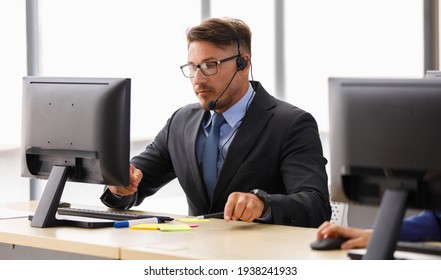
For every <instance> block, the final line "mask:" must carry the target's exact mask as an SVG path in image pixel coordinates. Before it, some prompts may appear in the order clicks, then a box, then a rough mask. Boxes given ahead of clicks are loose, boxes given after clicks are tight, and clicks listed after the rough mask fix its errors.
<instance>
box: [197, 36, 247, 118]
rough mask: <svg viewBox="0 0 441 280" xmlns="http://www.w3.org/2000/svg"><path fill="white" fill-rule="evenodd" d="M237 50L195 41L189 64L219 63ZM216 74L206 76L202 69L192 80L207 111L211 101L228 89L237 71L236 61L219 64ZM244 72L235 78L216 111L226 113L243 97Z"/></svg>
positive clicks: (218, 103) (200, 101)
mask: <svg viewBox="0 0 441 280" xmlns="http://www.w3.org/2000/svg"><path fill="white" fill-rule="evenodd" d="M237 52H238V51H237V48H236V49H235V48H234V47H231V48H225V49H223V48H219V47H218V46H216V45H215V44H213V43H211V42H208V41H194V42H192V43H190V45H189V47H188V63H190V64H194V65H198V64H201V63H204V62H207V61H218V60H222V59H225V58H228V57H231V56H234V55H236V54H237ZM217 67H218V71H217V73H216V74H214V75H211V76H206V75H204V74H203V73H202V71H201V70H200V69H197V71H196V75H195V76H194V77H193V78H190V80H191V83H192V85H193V90H194V92H195V94H196V96H197V98H198V99H199V103H200V104H201V107H202V108H203V109H207V104H208V102H210V101H214V100H216V99H217V98H218V97H219V96H220V95H221V94H222V92H223V91H224V90H225V89H226V88H227V86H228V83H229V82H230V80H231V79H232V78H233V76H234V75H235V73H236V71H237V64H236V59H232V60H229V61H226V62H223V63H221V64H218V66H217ZM241 72H242V71H239V72H238V73H237V74H236V76H235V77H234V79H233V81H232V82H231V84H230V85H229V86H228V88H227V89H226V91H225V93H224V94H223V95H222V97H221V98H220V99H219V100H218V101H217V103H216V108H217V109H216V111H218V112H224V111H225V110H227V109H228V108H229V107H231V106H232V105H233V104H234V103H236V102H237V101H238V100H239V99H240V98H241V97H242V95H243V94H242V89H241V83H242V82H243V74H242V73H241Z"/></svg>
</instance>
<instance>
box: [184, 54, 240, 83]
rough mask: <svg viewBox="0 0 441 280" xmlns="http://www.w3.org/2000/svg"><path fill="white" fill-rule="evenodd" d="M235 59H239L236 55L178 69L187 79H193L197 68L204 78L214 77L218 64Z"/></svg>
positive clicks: (186, 65)
mask: <svg viewBox="0 0 441 280" xmlns="http://www.w3.org/2000/svg"><path fill="white" fill-rule="evenodd" d="M237 57H239V55H238V54H236V55H233V56H230V57H227V58H224V59H221V60H218V61H205V62H203V63H201V64H197V65H194V64H190V63H188V64H185V65H182V66H181V67H180V68H181V71H182V74H184V76H185V77H187V78H194V76H196V71H197V70H198V68H199V69H201V72H202V73H203V74H204V75H205V76H211V75H214V74H216V73H217V66H218V65H219V64H221V63H223V62H226V61H229V60H232V59H234V58H237Z"/></svg>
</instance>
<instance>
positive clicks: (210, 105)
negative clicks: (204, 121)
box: [207, 69, 240, 110]
mask: <svg viewBox="0 0 441 280" xmlns="http://www.w3.org/2000/svg"><path fill="white" fill-rule="evenodd" d="M239 70H240V69H237V70H236V72H234V75H233V77H231V80H230V81H229V82H228V85H227V86H226V87H225V89H224V91H222V93H221V94H220V95H219V96H218V97H217V98H216V100H211V101H209V102H208V104H207V108H208V110H214V109H216V104H217V101H219V99H220V98H221V97H222V95H224V93H225V92H226V91H227V89H228V87H229V86H230V84H231V82H232V81H233V79H234V77H236V74H237V72H239Z"/></svg>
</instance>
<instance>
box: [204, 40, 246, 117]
mask: <svg viewBox="0 0 441 280" xmlns="http://www.w3.org/2000/svg"><path fill="white" fill-rule="evenodd" d="M237 52H238V54H237V59H236V65H237V70H236V72H234V75H233V77H231V79H230V81H229V82H228V84H227V86H226V87H225V89H224V90H223V91H222V93H221V94H220V95H219V96H218V97H217V98H216V99H215V100H211V101H209V102H208V104H207V107H208V109H209V110H214V109H216V105H217V102H218V101H219V99H220V98H221V97H222V96H223V95H224V93H225V91H227V89H228V87H229V86H230V84H231V82H232V81H233V79H234V77H235V76H236V74H237V72H239V71H242V70H244V69H245V68H246V67H247V65H248V60H246V59H245V58H243V57H242V54H241V53H240V45H239V39H237Z"/></svg>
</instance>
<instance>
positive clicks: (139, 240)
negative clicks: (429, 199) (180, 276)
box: [0, 202, 348, 260]
mask: <svg viewBox="0 0 441 280" xmlns="http://www.w3.org/2000/svg"><path fill="white" fill-rule="evenodd" d="M36 205H37V204H36V202H17V203H3V204H0V211H1V209H8V210H17V211H28V212H33V211H34V209H35V208H36ZM72 207H78V206H76V205H73V206H72ZM102 209H104V208H102ZM173 223H180V222H178V221H174V222H173ZM198 224H199V226H198V227H196V228H194V229H193V230H192V231H188V232H161V231H158V230H156V231H155V230H131V229H129V228H121V229H115V228H101V229H82V228H72V227H54V228H34V227H31V226H30V222H29V221H28V220H27V218H17V219H1V220H0V242H2V243H7V244H15V245H22V246H28V247H32V248H40V249H49V250H55V251H63V252H68V253H76V254H85V255H90V256H95V257H104V258H111V259H225V260H230V259H261V260H264V259H302V260H308V259H348V257H347V252H346V251H340V250H335V251H314V250H311V249H310V247H309V243H310V242H312V241H314V239H315V236H316V229H313V228H300V227H290V226H279V225H266V224H257V223H245V222H234V221H232V222H225V221H223V220H218V219H212V220H211V221H209V222H200V223H198Z"/></svg>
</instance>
